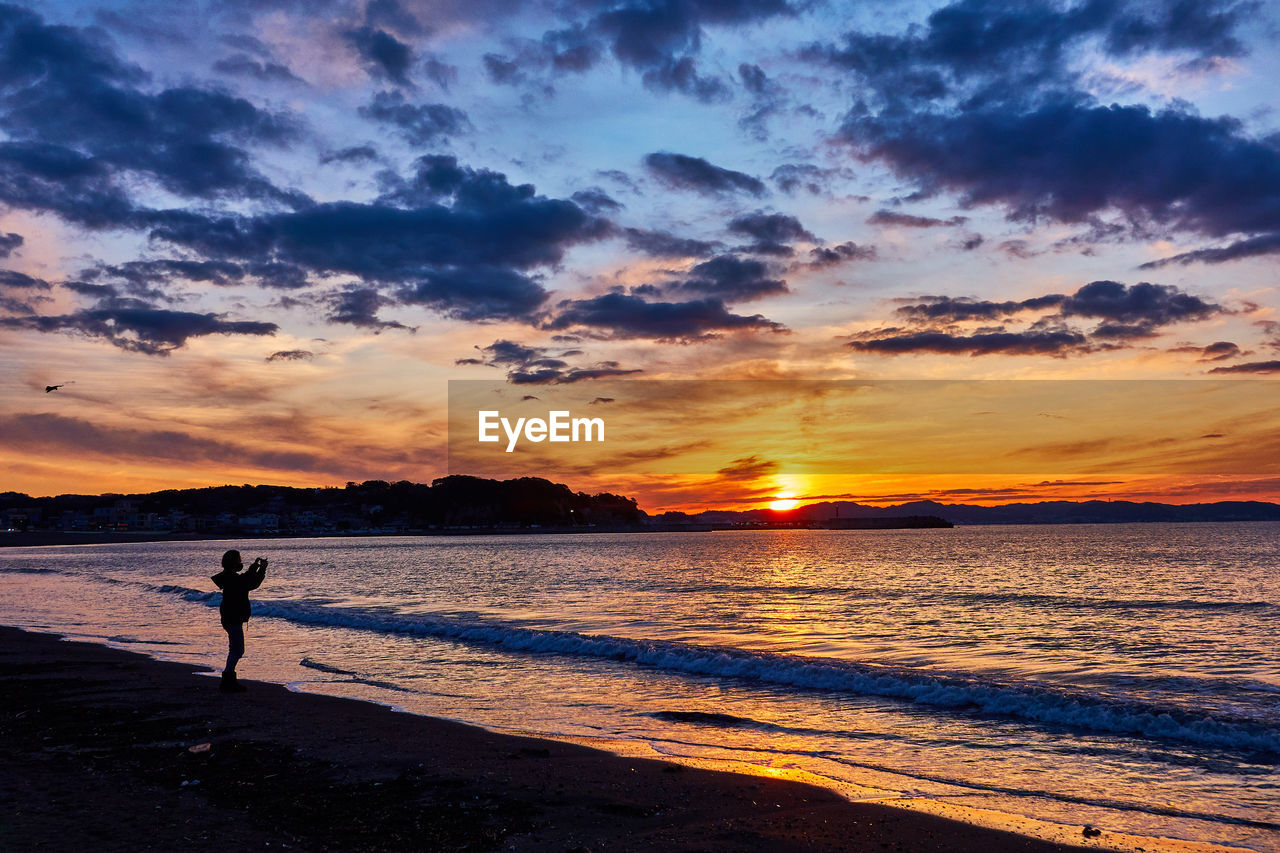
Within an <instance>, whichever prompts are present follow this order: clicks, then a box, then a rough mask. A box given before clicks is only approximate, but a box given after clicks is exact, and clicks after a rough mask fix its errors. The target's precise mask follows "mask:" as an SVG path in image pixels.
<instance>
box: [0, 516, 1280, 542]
mask: <svg viewBox="0 0 1280 853" xmlns="http://www.w3.org/2000/svg"><path fill="white" fill-rule="evenodd" d="M1256 523H1260V524H1266V523H1275V519H1241V520H1236V521H1096V522H1080V523H1077V522H1058V523H1047V522H1028V523H1024V522H965V523H961V524H954V525H952V528H930V527H910V526H902V527H851V528H835V527H791V526H778V527H751V526H718V525H709V524H708V525H674V526H661V525H658V526H653V527H536V528H509V527H505V528H493V529H477V528H467V529H457V530H453V529H450V530H414V531H412V532H395V533H386V532H376V533H375V532H366V531H355V532H351V531H348V532H345V533H319V532H308V533H237V532H235V531H228V532H221V533H166V532H162V531H145V532H144V531H138V532H136V533H131V532H108V531H99V530H91V531H84V532H68V531H59V530H32V531H21V532H6V531H0V548H44V547H59V546H64V545H128V544H135V543H144V542H229V541H244V540H250V541H252V540H256V539H374V538H384V537H385V538H401V539H413V538H432V537H437V536H539V535H561V534H573V535H584V536H585V535H589V534H593V533H596V534H614V533H635V534H649V533H710V532H738V531H746V532H751V533H762V532H774V531H787V530H830V531H833V532H837V533H841V532H856V533H880V532H886V531H900V530H932V529H954V528H959V527H1080V526H1085V525H1087V524H1097V525H1126V524H1150V525H1159V524H1256Z"/></svg>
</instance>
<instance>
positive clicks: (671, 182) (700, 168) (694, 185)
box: [644, 151, 767, 196]
mask: <svg viewBox="0 0 1280 853" xmlns="http://www.w3.org/2000/svg"><path fill="white" fill-rule="evenodd" d="M644 164H645V166H647V167H648V168H649V171H650V172H652V173H653V174H654V176H655V177H657V178H658V180H660V181H662V182H663V183H664V184H666V185H667V186H669V187H672V188H674V189H684V190H694V191H695V192H701V193H710V194H713V195H720V194H725V193H735V192H744V193H747V194H749V195H753V196H762V195H764V194H765V193H766V192H767V190H766V189H765V186H764V183H763V182H761V181H760V180H759V179H758V178H753V177H751V176H750V175H747V174H744V173H742V172H735V171H733V170H732V169H722V168H721V167H719V166H713V165H712V164H711V163H708V162H707V161H706V160H704V159H702V158H701V157H689V156H686V155H684V154H672V153H670V152H668V151H659V152H656V153H654V154H649V155H648V156H646V157H645V158H644Z"/></svg>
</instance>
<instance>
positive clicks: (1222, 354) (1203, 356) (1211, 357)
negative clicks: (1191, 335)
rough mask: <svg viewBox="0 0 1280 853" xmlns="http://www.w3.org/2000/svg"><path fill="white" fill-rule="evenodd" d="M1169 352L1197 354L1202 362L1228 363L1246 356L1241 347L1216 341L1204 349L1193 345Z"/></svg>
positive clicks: (1175, 348) (1229, 342) (1174, 348)
mask: <svg viewBox="0 0 1280 853" xmlns="http://www.w3.org/2000/svg"><path fill="white" fill-rule="evenodd" d="M1169 352H1187V353H1195V354H1196V355H1198V356H1200V360H1201V361H1228V360H1230V359H1233V358H1238V357H1239V356H1242V355H1245V353H1244V352H1242V351H1241V349H1240V347H1239V346H1237V345H1236V344H1234V343H1232V342H1231V341H1216V342H1214V343H1211V344H1209V345H1208V346H1203V347H1198V346H1191V345H1187V346H1180V347H1173V348H1172V349H1171V350H1169Z"/></svg>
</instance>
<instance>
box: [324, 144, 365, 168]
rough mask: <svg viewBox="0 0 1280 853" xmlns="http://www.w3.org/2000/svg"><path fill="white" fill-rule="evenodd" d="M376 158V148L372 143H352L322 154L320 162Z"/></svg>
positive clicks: (358, 161)
mask: <svg viewBox="0 0 1280 853" xmlns="http://www.w3.org/2000/svg"><path fill="white" fill-rule="evenodd" d="M377 159H378V149H376V148H374V147H373V146H372V145H352V146H350V147H349V148H341V149H339V150H337V151H333V152H331V153H329V154H325V155H322V156H321V157H320V162H321V163H324V164H326V165H327V164H329V163H367V162H369V161H371V160H377Z"/></svg>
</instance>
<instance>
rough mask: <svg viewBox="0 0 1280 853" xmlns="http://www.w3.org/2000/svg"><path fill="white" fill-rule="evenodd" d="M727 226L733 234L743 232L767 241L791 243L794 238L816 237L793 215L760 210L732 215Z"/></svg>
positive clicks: (810, 239) (810, 238)
mask: <svg viewBox="0 0 1280 853" xmlns="http://www.w3.org/2000/svg"><path fill="white" fill-rule="evenodd" d="M728 228H729V230H730V231H731V232H733V233H734V234H743V235H745V236H747V237H754V238H755V239H757V240H759V241H761V242H769V243H791V242H794V241H796V240H808V241H811V242H812V241H815V240H816V239H817V238H816V237H814V236H813V235H812V234H811V233H809V231H808V230H807V229H806V228H805V227H804V226H803V225H801V224H800V220H799V219H796V218H795V217H794V216H788V215H787V214H785V213H765V212H764V211H762V210H757V211H755V212H754V213H744V214H743V215H741V216H737V217H734V218H733V219H731V220H730V221H729V226H728Z"/></svg>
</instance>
